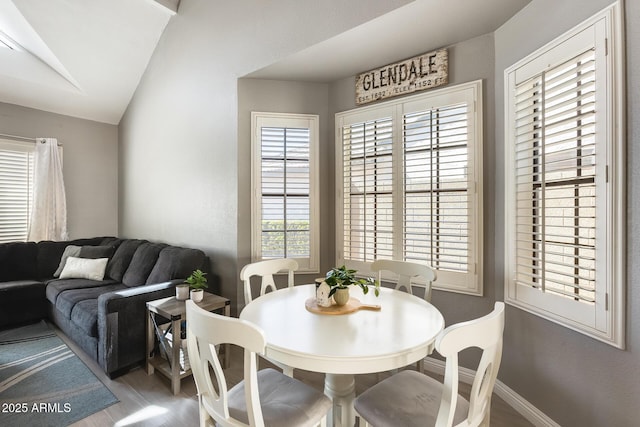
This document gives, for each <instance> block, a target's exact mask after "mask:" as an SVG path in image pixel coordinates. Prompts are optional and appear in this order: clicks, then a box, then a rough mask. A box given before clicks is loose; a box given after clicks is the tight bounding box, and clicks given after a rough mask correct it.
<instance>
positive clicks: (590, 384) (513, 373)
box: [489, 0, 640, 427]
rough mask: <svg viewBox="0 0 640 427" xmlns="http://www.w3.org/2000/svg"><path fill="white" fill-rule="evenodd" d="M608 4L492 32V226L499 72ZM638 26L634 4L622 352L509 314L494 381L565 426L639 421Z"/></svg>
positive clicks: (539, 14)
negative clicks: (625, 307)
mask: <svg viewBox="0 0 640 427" xmlns="http://www.w3.org/2000/svg"><path fill="white" fill-rule="evenodd" d="M610 3H611V1H610V0H588V1H587V0H581V1H578V0H534V1H533V2H532V3H530V4H529V5H528V6H527V7H525V8H524V9H523V10H522V11H521V12H520V13H519V14H517V15H516V16H514V17H513V18H512V19H511V20H510V21H509V22H507V23H506V24H505V25H503V26H502V27H501V28H500V29H499V30H498V31H497V32H496V33H495V56H496V65H495V73H496V77H495V79H496V100H497V102H496V107H497V108H496V121H495V129H496V144H495V149H496V151H495V153H494V154H495V158H496V165H497V173H496V183H495V187H494V191H495V194H496V197H495V205H494V208H493V210H494V212H495V217H496V223H497V224H501V223H503V221H504V214H503V211H504V210H503V206H504V191H503V185H504V168H503V160H504V155H503V151H504V119H503V115H504V103H503V94H504V91H503V85H502V79H503V73H504V70H505V69H506V68H507V67H509V66H510V65H512V64H514V63H515V62H517V61H518V60H520V59H521V58H523V57H524V56H526V55H528V54H529V53H531V52H533V51H534V50H536V49H538V48H539V47H541V46H543V45H544V44H546V43H547V42H549V41H551V40H553V39H554V38H555V37H557V36H559V35H560V34H562V33H564V32H565V31H567V30H569V29H571V28H572V27H573V26H575V25H577V24H578V23H580V22H582V21H583V20H585V19H587V18H588V17H590V16H592V15H593V14H595V13H597V12H598V11H600V10H602V9H603V8H604V7H606V6H608V5H609V4H610ZM541 23H542V24H541ZM639 27H640V2H638V1H637V0H627V1H626V31H627V40H626V43H627V49H626V50H627V93H628V99H627V102H628V106H627V158H628V163H627V168H628V182H627V185H628V193H627V203H628V213H627V215H628V217H627V230H628V243H627V247H628V254H627V350H625V351H623V350H618V349H616V348H614V347H611V346H609V345H607V344H603V343H601V342H599V341H596V340H593V339H591V338H588V337H586V336H584V335H582V334H579V333H576V332H573V331H571V330H569V329H567V328H564V327H562V326H558V325H556V324H554V323H551V322H549V321H546V320H543V319H541V318H539V317H537V316H534V315H531V314H528V313H525V312H524V311H521V310H518V309H514V308H509V309H508V310H507V326H506V328H505V346H504V353H503V358H502V366H501V368H500V376H499V377H500V379H501V380H502V381H503V382H504V383H506V384H507V385H508V386H509V387H511V388H512V389H514V390H515V391H517V392H518V393H519V394H521V395H522V396H523V397H524V398H526V399H527V400H528V401H529V402H531V403H532V404H533V405H535V406H536V407H538V408H539V409H540V410H542V411H543V412H544V413H546V414H547V415H548V416H549V417H551V418H552V419H554V420H555V421H556V422H558V423H559V424H560V425H563V426H584V427H586V426H636V425H638V423H639V421H638V420H639V419H640V405H639V403H640V348H639V347H638V346H639V345H640V293H639V292H638V290H637V286H635V285H636V284H637V283H638V281H639V280H640V266H639V265H638V262H637V260H638V259H639V256H640V250H639V249H640V247H639V243H640V242H639V237H640V229H639V228H638V226H637V224H638V223H639V222H638V221H639V219H640V218H639V216H638V215H639V213H640V210H639V209H638V208H639V207H640V206H639V204H640V187H639V184H640V174H639V172H638V168H637V165H638V162H639V161H640V150H639V149H638V143H639V142H640V141H639V135H640V123H639V121H638V117H639V116H640V102H639V100H638V94H639V93H640V91H639V89H640V87H639V84H638V81H639V79H640V73H639V71H638V70H639V68H640V33H639V31H638V28H639ZM503 239H504V232H503V230H502V229H501V228H500V227H498V228H496V242H495V243H496V245H495V250H493V251H492V252H491V253H492V254H493V256H495V259H496V262H497V263H502V259H503V256H504V245H503ZM489 256H491V255H489ZM503 279H504V275H503V271H502V270H501V269H500V268H498V269H496V275H495V276H494V283H495V286H496V287H497V288H501V287H502V286H503ZM500 293H501V291H500ZM496 294H499V292H496Z"/></svg>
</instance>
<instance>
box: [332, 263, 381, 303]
mask: <svg viewBox="0 0 640 427" xmlns="http://www.w3.org/2000/svg"><path fill="white" fill-rule="evenodd" d="M356 273H357V270H351V269H348V268H347V267H346V266H344V265H343V266H342V267H335V268H332V269H331V270H329V271H328V272H327V275H326V277H325V279H324V281H325V282H326V283H327V285H329V287H330V288H331V291H329V297H331V296H333V300H334V301H335V302H336V304H337V305H345V304H346V303H347V302H348V301H349V286H351V285H357V286H360V288H361V289H362V293H364V294H367V293H368V292H369V286H373V287H374V292H375V294H376V296H378V295H380V283H379V282H378V281H377V280H374V279H373V278H372V277H366V278H357V277H356Z"/></svg>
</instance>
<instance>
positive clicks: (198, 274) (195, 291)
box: [185, 269, 209, 302]
mask: <svg viewBox="0 0 640 427" xmlns="http://www.w3.org/2000/svg"><path fill="white" fill-rule="evenodd" d="M206 275H207V273H204V272H203V271H202V270H199V269H198V270H194V271H193V273H191V275H190V276H189V277H187V280H185V283H186V284H188V285H189V287H190V288H191V299H192V300H193V301H195V302H199V301H202V298H203V297H204V290H205V289H206V288H208V287H209V285H207V278H206V277H205V276H206Z"/></svg>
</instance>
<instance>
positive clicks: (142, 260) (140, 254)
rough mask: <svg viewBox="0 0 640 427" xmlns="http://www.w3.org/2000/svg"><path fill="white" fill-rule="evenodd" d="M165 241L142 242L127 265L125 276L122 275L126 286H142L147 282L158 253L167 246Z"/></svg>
mask: <svg viewBox="0 0 640 427" xmlns="http://www.w3.org/2000/svg"><path fill="white" fill-rule="evenodd" d="M166 247H167V245H166V244H164V243H149V242H146V243H142V244H141V245H140V246H138V248H137V249H136V251H135V252H134V254H133V257H132V258H131V263H130V264H129V267H127V271H125V273H124V276H123V277H122V283H123V284H124V285H125V286H128V287H132V286H140V285H144V284H145V283H146V282H147V277H149V273H151V270H152V269H153V267H154V265H156V261H157V260H158V255H160V251H162V249H164V248H166Z"/></svg>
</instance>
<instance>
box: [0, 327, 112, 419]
mask: <svg viewBox="0 0 640 427" xmlns="http://www.w3.org/2000/svg"><path fill="white" fill-rule="evenodd" d="M116 402H118V399H116V397H115V396H114V395H113V393H111V391H109V389H108V388H107V387H105V385H104V384H102V382H100V380H99V379H98V378H97V377H96V376H95V375H94V374H93V373H92V372H91V371H90V370H89V368H88V367H87V366H86V365H85V364H84V363H83V362H82V361H81V360H80V359H79V358H78V356H76V355H75V354H74V353H73V352H72V351H71V349H69V347H67V345H66V344H65V343H64V342H63V341H62V340H61V339H60V338H59V337H58V336H57V335H56V334H55V332H54V331H53V329H52V328H51V327H49V326H48V325H47V324H46V323H45V322H44V321H42V322H40V323H36V324H33V325H28V326H23V327H20V328H16V329H11V330H6V331H0V426H3V427H4V426H9V427H13V426H20V427H33V426H47V427H48V426H51V427H59V426H68V425H69V424H72V423H74V422H76V421H78V420H81V419H83V418H85V417H87V416H89V415H91V414H93V413H95V412H98V411H100V410H102V409H104V408H106V407H108V406H111V405H113V404H114V403H116Z"/></svg>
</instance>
